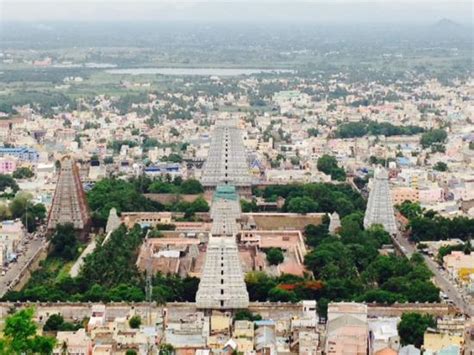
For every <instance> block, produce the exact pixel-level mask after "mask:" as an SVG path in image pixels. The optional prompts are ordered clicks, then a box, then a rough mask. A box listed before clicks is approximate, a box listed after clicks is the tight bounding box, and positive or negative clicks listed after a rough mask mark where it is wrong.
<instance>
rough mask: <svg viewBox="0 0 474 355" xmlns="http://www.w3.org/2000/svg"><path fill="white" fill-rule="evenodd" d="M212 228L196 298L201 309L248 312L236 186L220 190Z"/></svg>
mask: <svg viewBox="0 0 474 355" xmlns="http://www.w3.org/2000/svg"><path fill="white" fill-rule="evenodd" d="M210 212H211V218H212V226H211V233H210V237H209V243H208V245H207V251H206V260H205V262H204V268H203V272H202V275H201V281H200V283H199V289H198V291H197V294H196V304H197V307H198V308H201V309H238V308H247V307H248V304H249V295H248V292H247V288H246V286H245V281H244V274H243V271H242V266H241V264H240V258H239V251H238V248H237V242H236V239H235V237H236V234H237V233H238V232H239V230H240V228H239V223H238V219H239V218H240V214H241V210H240V200H239V196H238V194H237V193H236V189H235V187H234V186H232V185H222V186H218V187H217V188H216V191H215V193H214V197H213V201H212V204H211V211H210Z"/></svg>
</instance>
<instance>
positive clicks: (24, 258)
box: [0, 238, 45, 297]
mask: <svg viewBox="0 0 474 355" xmlns="http://www.w3.org/2000/svg"><path fill="white" fill-rule="evenodd" d="M26 242H28V243H26ZM44 245H45V241H44V239H41V238H36V239H34V238H33V239H27V238H25V239H23V241H22V243H21V244H20V248H19V249H20V250H23V252H22V254H21V255H19V256H18V259H17V261H16V262H13V263H10V264H9V265H8V266H9V267H8V270H7V272H6V274H5V275H3V276H1V275H0V297H3V296H4V295H5V293H7V291H8V290H9V289H10V287H11V286H12V285H11V283H12V281H14V280H15V279H16V278H17V277H18V275H20V273H21V271H22V270H23V269H24V268H25V267H26V265H27V264H28V262H29V261H30V260H31V258H32V257H33V256H34V255H35V254H36V253H37V252H38V250H39V249H40V248H42V247H43V246H44Z"/></svg>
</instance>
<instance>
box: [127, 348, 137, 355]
mask: <svg viewBox="0 0 474 355" xmlns="http://www.w3.org/2000/svg"><path fill="white" fill-rule="evenodd" d="M125 355H137V352H136V351H135V350H133V349H128V350H127V351H126V352H125Z"/></svg>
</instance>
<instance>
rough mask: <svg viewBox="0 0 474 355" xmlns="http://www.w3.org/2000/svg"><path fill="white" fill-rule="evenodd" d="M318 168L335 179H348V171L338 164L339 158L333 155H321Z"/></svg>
mask: <svg viewBox="0 0 474 355" xmlns="http://www.w3.org/2000/svg"><path fill="white" fill-rule="evenodd" d="M317 168H318V170H319V171H322V172H323V173H325V174H326V175H330V176H331V179H333V180H337V181H344V180H346V172H345V171H344V169H343V168H340V167H339V166H338V164H337V160H336V158H334V157H333V156H330V155H327V154H325V155H323V156H322V157H320V158H319V159H318V162H317Z"/></svg>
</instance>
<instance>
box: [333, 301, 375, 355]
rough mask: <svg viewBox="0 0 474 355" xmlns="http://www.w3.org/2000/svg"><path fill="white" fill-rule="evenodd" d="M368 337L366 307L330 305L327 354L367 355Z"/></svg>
mask: <svg viewBox="0 0 474 355" xmlns="http://www.w3.org/2000/svg"><path fill="white" fill-rule="evenodd" d="M368 337H369V327H368V324H367V306H366V305H364V304H361V303H349V302H341V303H330V304H329V306H328V323H327V337H326V346H325V348H326V354H331V355H344V354H354V355H366V354H367V349H368Z"/></svg>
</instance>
